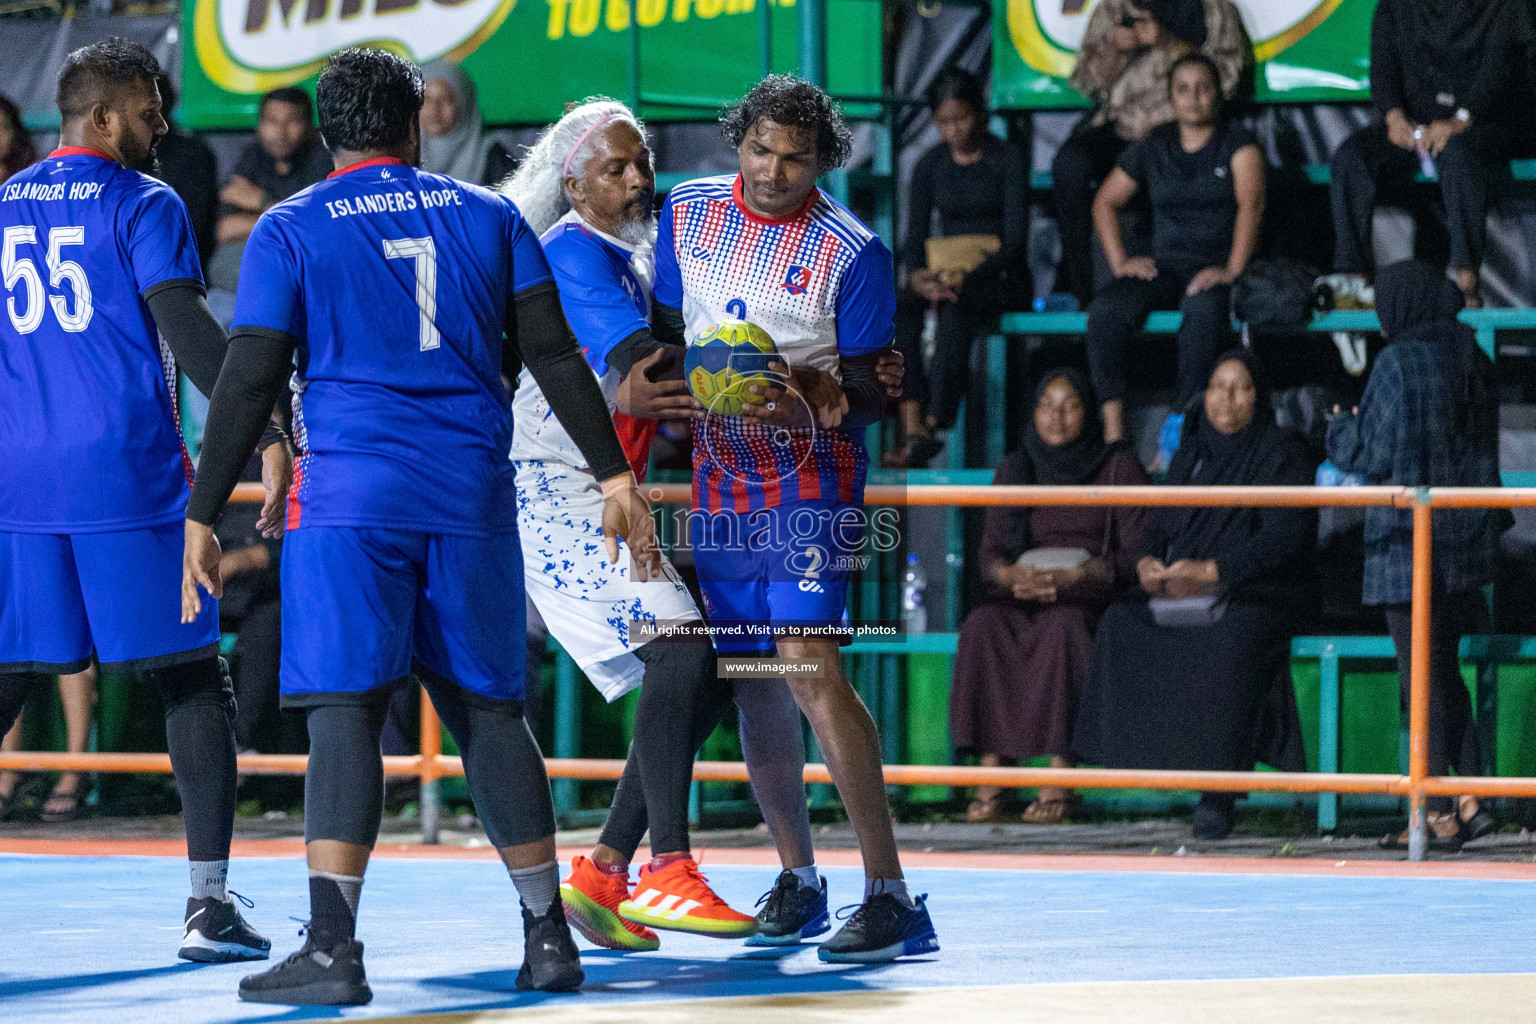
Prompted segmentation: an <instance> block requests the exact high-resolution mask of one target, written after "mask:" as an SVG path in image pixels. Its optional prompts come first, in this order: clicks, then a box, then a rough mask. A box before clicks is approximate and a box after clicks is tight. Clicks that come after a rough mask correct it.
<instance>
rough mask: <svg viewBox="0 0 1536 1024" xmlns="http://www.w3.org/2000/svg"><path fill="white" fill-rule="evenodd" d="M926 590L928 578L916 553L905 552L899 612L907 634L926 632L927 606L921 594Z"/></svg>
mask: <svg viewBox="0 0 1536 1024" xmlns="http://www.w3.org/2000/svg"><path fill="white" fill-rule="evenodd" d="M927 589H928V577H927V576H926V575H924V574H923V563H922V562H920V561H918V559H917V552H916V551H909V552H907V572H906V575H905V576H903V577H902V582H901V611H902V615H903V616H904V617H905V619H906V623H907V632H908V633H926V632H928V606H927V604H925V603H924V600H923V592H924V591H925V590H927Z"/></svg>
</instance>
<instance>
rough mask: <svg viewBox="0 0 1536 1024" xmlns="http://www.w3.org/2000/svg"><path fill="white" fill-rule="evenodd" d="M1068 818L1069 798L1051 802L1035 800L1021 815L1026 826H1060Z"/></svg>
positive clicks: (1055, 799) (1059, 798) (1058, 798)
mask: <svg viewBox="0 0 1536 1024" xmlns="http://www.w3.org/2000/svg"><path fill="white" fill-rule="evenodd" d="M1066 817H1067V798H1066V797H1064V796H1059V797H1054V798H1053V799H1050V800H1033V801H1031V802H1030V805H1029V806H1028V807H1026V808H1024V813H1023V814H1021V815H1019V820H1020V821H1022V822H1023V823H1024V824H1026V825H1060V824H1061V823H1062V821H1064V820H1065V819H1066Z"/></svg>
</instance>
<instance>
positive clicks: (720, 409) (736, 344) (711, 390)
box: [683, 320, 778, 416]
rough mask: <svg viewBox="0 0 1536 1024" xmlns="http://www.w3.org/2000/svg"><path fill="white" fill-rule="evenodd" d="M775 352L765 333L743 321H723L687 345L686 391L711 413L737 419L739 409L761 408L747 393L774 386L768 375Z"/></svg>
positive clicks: (758, 399)
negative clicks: (754, 388)
mask: <svg viewBox="0 0 1536 1024" xmlns="http://www.w3.org/2000/svg"><path fill="white" fill-rule="evenodd" d="M777 352H778V349H777V348H776V347H775V346H774V344H773V339H772V338H770V337H769V336H768V332H767V331H765V330H763V329H762V328H761V327H759V326H757V324H754V323H748V322H747V321H745V320H725V321H722V322H721V323H718V324H714V325H712V326H710V327H706V328H705V329H704V330H702V331H700V332H699V333H698V335H697V336H695V337H694V339H693V341H692V342H691V343H690V344H689V345H688V354H687V355H686V356H685V357H684V360H683V373H684V375H685V377H686V378H687V380H688V390H689V391H691V392H692V393H693V397H694V398H697V399H698V400H699V401H700V402H702V403H703V405H704V408H705V409H706V410H708V411H709V412H713V413H724V414H726V415H728V416H739V415H741V407H742V406H743V405H749V404H750V405H762V404H763V401H764V399H763V397H762V396H761V395H754V394H752V393H751V392H749V391H748V390H747V388H749V387H751V386H752V385H754V384H757V385H770V384H774V383H776V382H777V381H776V375H774V374H772V373H770V372H769V371H768V364H769V363H770V362H772V361H773V359H774V357H775V354H776V353H777Z"/></svg>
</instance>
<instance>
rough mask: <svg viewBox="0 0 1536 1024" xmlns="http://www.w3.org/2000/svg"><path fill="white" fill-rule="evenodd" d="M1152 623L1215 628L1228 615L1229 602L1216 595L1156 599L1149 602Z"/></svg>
mask: <svg viewBox="0 0 1536 1024" xmlns="http://www.w3.org/2000/svg"><path fill="white" fill-rule="evenodd" d="M1147 607H1148V608H1149V609H1151V611H1152V621H1153V622H1156V623H1157V624H1158V625H1159V626H1168V627H1174V628H1184V627H1189V626H1213V625H1215V624H1216V623H1218V622H1220V621H1221V617H1222V616H1223V615H1225V614H1226V613H1227V602H1226V600H1225V599H1222V598H1218V597H1217V596H1216V595H1215V594H1197V595H1196V596H1194V597H1154V598H1152V599H1151V600H1149V601H1148V602H1147Z"/></svg>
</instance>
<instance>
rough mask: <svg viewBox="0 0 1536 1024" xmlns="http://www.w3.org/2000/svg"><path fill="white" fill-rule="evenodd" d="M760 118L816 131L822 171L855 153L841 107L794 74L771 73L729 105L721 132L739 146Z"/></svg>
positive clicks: (817, 152) (803, 129)
mask: <svg viewBox="0 0 1536 1024" xmlns="http://www.w3.org/2000/svg"><path fill="white" fill-rule="evenodd" d="M759 121H771V122H772V123H774V124H777V125H783V126H785V127H786V128H798V129H800V130H801V131H805V132H813V133H815V135H816V159H817V163H818V164H819V166H820V170H821V171H822V172H823V173H825V172H827V171H830V170H833V169H835V168H838V167H841V166H843V164H845V163H847V162H848V157H849V156H851V155H852V154H853V133H852V132H850V131H849V130H848V123H847V122H846V121H844V120H843V112H842V109H841V108H839V107H838V105H837V104H836V103H834V102H832V97H830V96H828V95H827V94H826V93H825V92H824V91H823V90H821V89H818V88H817V87H816V86H814V85H812V84H811V83H810V82H807V81H805V80H803V79H799V78H795V77H794V76H793V75H769V76H768V77H767V78H765V79H763V80H762V81H761V82H758V83H757V84H756V85H755V86H753V87H752V91H751V92H749V93H747V94H746V96H744V97H742V100H741V102H740V103H737V104H736V105H735V106H732V107H727V108H726V110H725V113H723V114H722V115H721V116H720V134H721V135H724V136H725V137H726V139H727V140H729V141H730V143H731V145H732V146H733V147H734V146H740V145H741V143H742V140H743V139H745V138H746V137H747V135H748V134H749V133H750V132H751V131H752V130H753V129H754V128H756V127H757V123H758V122H759Z"/></svg>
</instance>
